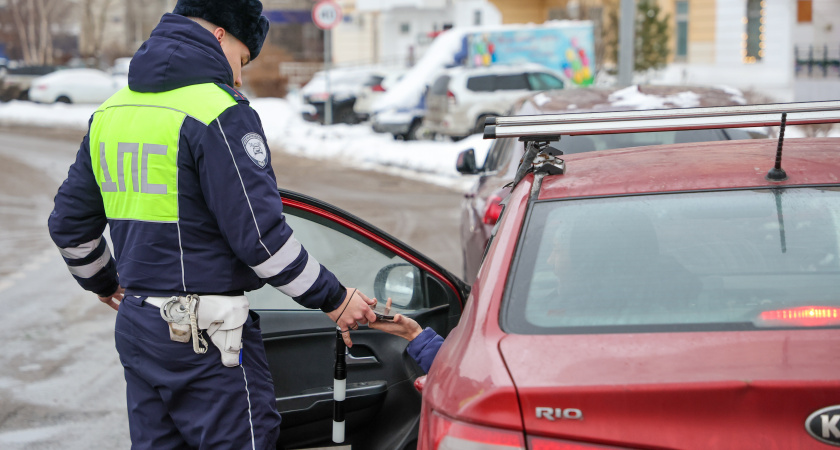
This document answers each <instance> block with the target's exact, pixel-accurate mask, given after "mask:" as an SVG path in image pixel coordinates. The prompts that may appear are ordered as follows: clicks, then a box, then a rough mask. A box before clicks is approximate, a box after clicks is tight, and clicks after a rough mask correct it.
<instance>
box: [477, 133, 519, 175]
mask: <svg viewBox="0 0 840 450" xmlns="http://www.w3.org/2000/svg"><path fill="white" fill-rule="evenodd" d="M514 143H516V139H513V138H501V139H496V140H495V141H493V144H491V147H490V151H488V152H487V159H486V161H485V162H484V170H485V171H486V172H495V171H496V170H499V168H500V167H501V166H502V165H504V164H505V163H506V162H507V160H508V159H510V154H511V151H512V149H513V144H514Z"/></svg>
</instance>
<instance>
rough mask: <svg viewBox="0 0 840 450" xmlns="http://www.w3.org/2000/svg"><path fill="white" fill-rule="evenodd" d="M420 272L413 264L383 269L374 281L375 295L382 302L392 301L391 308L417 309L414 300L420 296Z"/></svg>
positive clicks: (401, 264)
mask: <svg viewBox="0 0 840 450" xmlns="http://www.w3.org/2000/svg"><path fill="white" fill-rule="evenodd" d="M421 293H422V290H421V288H420V270H419V269H418V268H416V267H414V266H412V265H411V264H407V263H398V264H391V265H388V266H385V267H383V268H382V269H380V270H379V272H377V274H376V278H375V279H374V281H373V295H374V297H376V299H377V300H379V301H380V302H383V303H384V302H386V301H388V299H389V298H390V299H391V307H392V308H396V309H403V310H406V309H415V308H414V306H413V305H414V304H415V303H416V302H415V301H414V300H415V298H417V297H418V296H420V295H421Z"/></svg>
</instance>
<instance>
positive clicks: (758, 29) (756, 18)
mask: <svg viewBox="0 0 840 450" xmlns="http://www.w3.org/2000/svg"><path fill="white" fill-rule="evenodd" d="M764 1H765V0H747V15H746V17H744V24H745V25H746V30H745V33H744V35H743V40H742V42H741V55H742V57H743V60H744V62H745V63H747V64H752V63H755V62H758V61H761V58H763V57H764Z"/></svg>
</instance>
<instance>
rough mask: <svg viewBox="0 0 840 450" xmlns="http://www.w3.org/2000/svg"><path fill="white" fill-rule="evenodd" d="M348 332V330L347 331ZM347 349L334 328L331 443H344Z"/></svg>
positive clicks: (338, 332) (339, 329) (336, 328)
mask: <svg viewBox="0 0 840 450" xmlns="http://www.w3.org/2000/svg"><path fill="white" fill-rule="evenodd" d="M347 331H348V332H349V331H350V330H347ZM346 352H347V347H346V346H345V344H344V338H343V337H342V336H341V327H340V326H337V327H335V380H334V382H333V437H332V439H333V442H335V443H336V444H341V443H343V442H344V397H345V394H346V392H347V363H346V362H345V360H344V354H345V353H346Z"/></svg>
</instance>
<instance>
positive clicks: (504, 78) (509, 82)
mask: <svg viewBox="0 0 840 450" xmlns="http://www.w3.org/2000/svg"><path fill="white" fill-rule="evenodd" d="M528 88H529V86H528V79H527V78H526V77H525V74H524V73H515V74H510V75H497V76H496V90H499V91H514V90H518V89H528Z"/></svg>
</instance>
